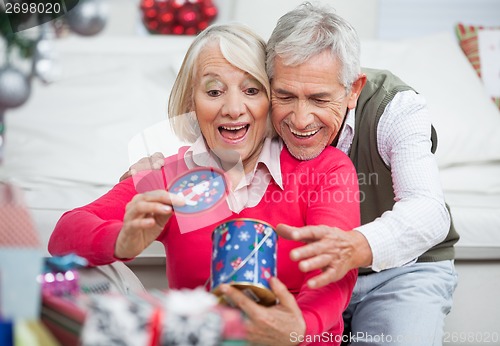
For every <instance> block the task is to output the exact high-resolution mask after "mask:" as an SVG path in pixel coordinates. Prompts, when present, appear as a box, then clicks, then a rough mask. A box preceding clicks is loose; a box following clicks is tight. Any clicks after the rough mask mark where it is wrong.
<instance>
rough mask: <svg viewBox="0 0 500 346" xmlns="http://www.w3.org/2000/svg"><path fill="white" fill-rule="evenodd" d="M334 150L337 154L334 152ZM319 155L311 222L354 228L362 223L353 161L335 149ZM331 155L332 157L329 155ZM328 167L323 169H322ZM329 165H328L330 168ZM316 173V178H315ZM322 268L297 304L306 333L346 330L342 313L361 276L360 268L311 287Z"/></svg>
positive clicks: (310, 206) (309, 211)
mask: <svg viewBox="0 0 500 346" xmlns="http://www.w3.org/2000/svg"><path fill="white" fill-rule="evenodd" d="M332 151H333V153H334V154H333V155H332ZM325 152H327V153H325V155H321V156H319V160H321V164H319V165H316V167H315V168H316V169H315V170H314V172H313V173H311V174H310V181H311V182H313V183H314V185H315V186H314V187H313V186H312V185H313V184H309V193H310V196H309V198H308V200H309V204H308V209H307V216H306V224H307V225H326V226H331V227H338V228H340V229H343V230H352V229H353V228H355V227H357V226H358V225H359V224H360V209H359V195H358V192H359V190H358V180H357V175H356V171H355V169H354V166H353V164H352V162H351V160H350V159H349V158H348V157H347V156H346V155H345V154H344V153H342V152H340V151H339V150H337V149H334V148H328V149H327V150H325ZM327 155H328V156H327ZM323 167H324V168H325V170H326V173H324V172H325V170H323V171H322V170H321V168H323ZM326 167H328V168H326ZM315 176H316V178H315ZM317 274H319V271H316V272H310V273H308V274H307V275H306V278H305V280H304V284H303V285H302V287H301V290H300V292H299V294H298V296H297V303H298V305H299V307H300V309H301V310H302V315H303V317H304V320H305V322H306V335H319V334H321V333H323V332H325V331H332V332H333V331H334V330H336V331H337V332H338V333H340V334H341V333H342V328H343V320H342V313H343V312H344V310H345V309H346V308H347V305H348V304H349V300H350V298H351V294H352V291H353V289H354V285H355V283H356V279H357V270H351V271H349V272H348V273H347V274H346V275H345V276H344V277H343V278H342V279H340V280H338V281H336V282H332V283H330V284H329V285H327V286H325V287H322V288H319V289H310V288H309V287H308V286H307V284H306V283H307V280H308V279H309V278H311V277H313V276H315V275H317Z"/></svg>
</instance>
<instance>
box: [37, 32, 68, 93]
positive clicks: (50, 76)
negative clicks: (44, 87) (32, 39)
mask: <svg viewBox="0 0 500 346" xmlns="http://www.w3.org/2000/svg"><path fill="white" fill-rule="evenodd" d="M55 52H56V50H55V49H54V47H53V44H52V41H50V40H49V39H47V38H44V37H43V36H42V37H41V38H40V39H39V40H38V42H37V43H36V45H35V49H34V54H33V74H34V75H35V76H36V77H38V78H39V79H40V80H41V81H42V82H43V83H46V84H49V83H52V82H54V81H56V80H57V79H58V78H59V77H60V76H61V74H62V71H61V68H60V65H59V63H58V59H57V54H56V53H55Z"/></svg>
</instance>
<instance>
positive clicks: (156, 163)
mask: <svg viewBox="0 0 500 346" xmlns="http://www.w3.org/2000/svg"><path fill="white" fill-rule="evenodd" d="M150 162H151V166H152V167H153V169H160V168H162V167H163V166H164V165H165V156H163V154H162V153H160V152H156V153H154V154H153V155H151V156H150Z"/></svg>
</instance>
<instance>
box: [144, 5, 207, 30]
mask: <svg viewBox="0 0 500 346" xmlns="http://www.w3.org/2000/svg"><path fill="white" fill-rule="evenodd" d="M140 8H141V11H142V21H143V23H144V26H145V27H146V28H147V29H148V31H149V32H150V33H156V34H164V35H168V34H174V35H196V34H197V33H199V32H200V31H202V30H203V29H205V28H206V27H207V26H208V25H210V23H211V22H212V21H213V20H214V19H215V17H217V7H215V5H214V4H213V2H212V0H141V4H140Z"/></svg>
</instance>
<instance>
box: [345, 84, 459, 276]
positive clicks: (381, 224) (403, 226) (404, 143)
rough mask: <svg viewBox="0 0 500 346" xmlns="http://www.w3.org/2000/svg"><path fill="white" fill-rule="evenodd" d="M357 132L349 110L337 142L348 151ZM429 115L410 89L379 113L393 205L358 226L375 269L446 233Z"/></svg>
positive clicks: (398, 262)
mask: <svg viewBox="0 0 500 346" xmlns="http://www.w3.org/2000/svg"><path fill="white" fill-rule="evenodd" d="M354 132H355V110H350V111H349V112H348V114H347V118H346V121H345V124H344V127H343V128H342V131H341V134H340V137H339V142H338V144H337V148H338V149H340V150H342V151H343V152H344V153H346V154H348V153H349V150H350V148H351V144H352V140H353V138H354ZM430 136H431V119H430V115H429V112H428V109H427V106H426V102H425V100H424V98H423V97H422V96H421V95H418V94H416V93H415V92H414V91H404V92H400V93H398V94H396V96H395V97H394V99H393V100H392V101H391V102H390V103H389V104H388V105H387V107H386V109H385V111H384V113H383V114H382V116H381V117H380V121H379V124H378V127H377V147H378V152H379V154H380V157H381V158H382V160H383V161H384V163H385V164H386V165H387V166H389V167H390V168H391V175H392V181H393V189H394V195H395V201H396V203H395V204H394V207H393V209H392V210H390V211H387V212H385V213H384V214H383V215H382V216H381V217H379V218H377V219H376V220H374V221H372V222H370V223H367V224H365V225H362V226H360V227H358V228H357V230H359V231H360V232H361V233H362V234H363V235H364V236H365V237H366V239H367V240H368V243H369V244H370V247H371V250H372V254H373V262H372V266H371V268H372V269H373V270H375V271H380V270H383V269H388V268H394V267H399V266H402V265H404V264H407V263H412V262H414V261H415V260H416V258H417V257H418V256H420V255H421V254H422V253H424V252H425V251H426V250H428V249H429V248H430V247H432V246H434V245H435V244H437V243H439V242H441V241H442V240H443V239H444V238H445V237H446V234H447V233H448V230H449V227H450V216H449V213H448V211H447V209H446V207H445V203H444V196H443V192H442V188H441V183H440V180H439V173H438V167H437V163H436V160H435V157H434V155H433V154H432V153H431V152H430V150H429V148H430V145H431V142H430Z"/></svg>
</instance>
